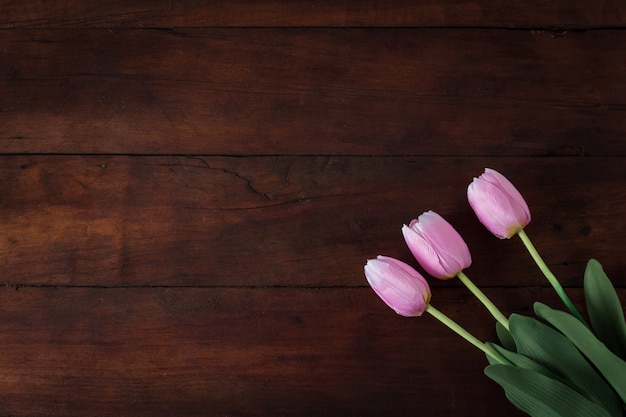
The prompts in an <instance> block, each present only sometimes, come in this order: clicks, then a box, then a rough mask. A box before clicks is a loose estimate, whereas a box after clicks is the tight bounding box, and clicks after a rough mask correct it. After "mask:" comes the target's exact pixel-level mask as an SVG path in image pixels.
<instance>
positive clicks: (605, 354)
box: [534, 303, 626, 403]
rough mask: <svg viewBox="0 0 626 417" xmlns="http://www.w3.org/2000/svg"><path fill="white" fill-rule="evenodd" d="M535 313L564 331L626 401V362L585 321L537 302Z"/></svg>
mask: <svg viewBox="0 0 626 417" xmlns="http://www.w3.org/2000/svg"><path fill="white" fill-rule="evenodd" d="M534 309H535V313H536V314H537V315H538V316H539V317H541V318H542V319H544V320H546V321H547V322H549V323H550V324H552V325H553V326H554V327H555V328H556V329H558V330H559V331H560V332H561V333H563V334H564V335H565V336H566V337H567V338H568V339H569V340H570V341H571V342H572V343H573V344H574V345H575V346H576V347H577V348H578V349H579V350H580V351H581V352H582V353H583V354H584V355H585V356H586V357H587V358H588V359H589V360H590V361H591V362H592V363H593V364H594V365H595V367H596V368H597V369H598V371H599V372H600V373H601V374H602V375H603V376H604V378H605V379H606V380H607V381H608V383H609V384H611V386H612V387H613V389H614V390H615V392H617V394H618V395H619V396H620V398H621V399H622V401H623V402H624V403H626V362H624V361H623V360H622V359H620V358H619V357H618V356H617V355H615V354H614V353H613V352H611V351H610V350H609V349H608V348H607V347H606V345H605V344H604V343H602V342H600V341H599V340H598V339H597V338H596V337H595V335H594V334H593V333H592V332H591V330H589V329H588V328H587V327H586V326H585V325H584V324H583V323H581V322H580V321H579V320H578V319H576V318H574V317H573V316H572V315H570V314H568V313H566V312H564V311H559V310H553V309H551V308H550V307H548V306H547V305H545V304H542V303H535V304H534Z"/></svg>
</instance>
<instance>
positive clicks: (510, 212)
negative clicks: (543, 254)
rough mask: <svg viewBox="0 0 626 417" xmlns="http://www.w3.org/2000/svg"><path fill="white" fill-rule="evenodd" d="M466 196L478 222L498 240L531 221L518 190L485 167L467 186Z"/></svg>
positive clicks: (509, 235) (515, 231)
mask: <svg viewBox="0 0 626 417" xmlns="http://www.w3.org/2000/svg"><path fill="white" fill-rule="evenodd" d="M467 198H468V201H469V203H470V205H471V206H472V209H473V210H474V212H475V213H476V216H477V217H478V219H479V220H480V222H481V223H482V224H483V225H484V226H485V227H486V228H487V229H488V230H489V231H490V232H491V233H493V234H494V235H496V236H497V237H499V238H500V239H508V238H510V237H511V236H513V235H514V234H515V233H517V232H519V231H520V230H521V229H523V228H524V227H525V226H526V225H527V224H528V223H529V222H530V210H529V209H528V205H527V204H526V201H525V200H524V198H523V197H522V195H521V194H520V193H519V191H518V190H517V189H516V188H515V187H514V186H513V184H511V182H510V181H509V180H508V179H506V177H504V176H503V175H502V174H500V173H498V172H497V171H494V170H493V169H489V168H487V169H485V172H484V173H483V174H482V175H481V176H480V177H478V178H474V180H473V181H472V183H471V184H470V185H469V186H468V187H467Z"/></svg>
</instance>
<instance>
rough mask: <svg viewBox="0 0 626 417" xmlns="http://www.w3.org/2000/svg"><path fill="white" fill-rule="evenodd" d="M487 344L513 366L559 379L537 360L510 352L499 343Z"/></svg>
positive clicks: (494, 362)
mask: <svg viewBox="0 0 626 417" xmlns="http://www.w3.org/2000/svg"><path fill="white" fill-rule="evenodd" d="M487 345H489V346H490V347H491V348H493V349H494V350H496V351H497V352H498V353H499V354H500V355H502V356H503V357H504V358H505V359H506V360H508V361H509V362H511V364H512V365H513V366H516V367H518V368H524V369H530V370H533V371H536V372H538V373H540V374H543V375H545V376H547V377H549V378H552V379H559V377H558V376H557V375H556V374H555V373H554V372H552V371H551V370H549V369H548V368H546V367H545V366H543V365H542V364H540V363H538V362H537V361H535V360H533V359H531V358H529V357H528V356H524V355H521V354H519V353H516V352H512V351H510V350H507V349H505V348H504V347H502V346H499V345H497V344H495V343H489V342H487ZM490 363H491V364H496V363H499V362H496V361H495V360H494V361H493V362H490Z"/></svg>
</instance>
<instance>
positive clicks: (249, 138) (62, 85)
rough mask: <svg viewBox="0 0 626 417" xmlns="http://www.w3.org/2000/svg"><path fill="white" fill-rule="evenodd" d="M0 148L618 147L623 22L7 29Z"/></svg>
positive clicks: (410, 151) (610, 150)
mask: <svg viewBox="0 0 626 417" xmlns="http://www.w3.org/2000/svg"><path fill="white" fill-rule="evenodd" d="M0 45H2V46H1V47H0V80H1V81H0V83H1V84H0V85H1V86H2V91H3V94H1V95H0V152H2V153H90V154H91V153H111V154H171V153H175V154H198V155H202V154H223V155H250V154H262V155H267V154H274V155H276V154H314V155H318V154H342V155H381V154H387V155H390V154H391V155H563V154H565V155H568V154H570V155H571V154H575V155H610V156H615V155H625V154H626V141H624V140H623V138H624V137H625V136H626V111H625V109H626V105H625V101H624V97H626V85H625V84H624V83H623V80H624V78H625V77H626V55H625V54H624V53H623V51H624V49H625V47H626V32H623V31H614V30H606V31H590V32H576V33H567V34H564V35H563V36H555V35H554V34H553V33H548V32H540V31H507V30H436V29H425V30H411V29H369V30H366V29H328V30H317V29H224V30H222V29H210V30H209V29H207V30H205V29H189V30H180V31H159V30H74V29H72V30H69V29H68V30H25V31H20V30H10V31H2V32H0Z"/></svg>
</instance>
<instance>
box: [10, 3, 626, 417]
mask: <svg viewBox="0 0 626 417" xmlns="http://www.w3.org/2000/svg"><path fill="white" fill-rule="evenodd" d="M205 3H208V4H205ZM416 3H418V4H416ZM573 3H575V4H573V5H572V4H570V2H567V1H541V0H531V1H528V2H523V5H521V4H522V3H520V2H516V1H494V2H484V1H477V0H466V1H463V0H453V1H448V2H444V1H441V0H431V1H426V2H416V1H399V0H398V1H383V2H381V1H358V2H357V1H344V0H334V1H306V2H305V1H262V0H257V1H253V0H249V1H239V2H225V1H224V2H201V1H193V0H186V1H126V2H112V3H111V2H105V1H89V2H84V1H58V2H45V1H29V2H19V1H4V0H2V1H0V16H1V17H0V86H1V89H0V152H1V155H0V179H1V184H2V186H1V191H0V283H1V284H2V287H1V288H0V415H2V416H169V415H171V416H229V417H243V416H246V417H247V416H250V417H252V416H270V415H271V416H296V417H297V416H302V417H304V416H310V417H314V416H315V417H318V416H346V417H348V416H362V417H369V416H372V417H373V416H389V415H393V416H398V417H402V416H415V415H428V416H432V417H437V416H458V417H462V416H496V415H497V416H513V415H516V416H517V415H521V413H519V412H517V411H516V410H515V409H514V408H513V407H512V406H511V405H510V404H508V402H507V401H506V399H505V398H504V395H503V393H502V391H501V389H500V388H499V387H498V386H497V385H495V384H494V383H493V382H491V381H490V380H489V379H487V378H486V377H485V376H484V375H483V373H482V370H483V367H484V366H485V364H486V360H485V358H484V357H483V355H482V354H481V353H480V352H478V351H477V350H475V349H474V348H473V347H471V346H470V345H469V344H467V343H465V342H464V341H462V340H461V339H459V338H458V337H456V336H455V335H454V334H452V333H451V332H450V331H449V330H448V329H446V328H444V327H443V326H442V325H441V324H439V323H438V322H436V321H435V320H434V319H433V318H432V317H423V318H416V319H406V318H402V317H399V316H396V315H395V314H394V313H393V312H392V311H391V310H390V309H388V308H387V307H386V306H385V305H384V304H383V303H382V302H381V301H380V300H379V299H378V298H376V296H375V295H374V293H373V292H372V291H371V289H370V288H368V287H367V285H366V281H365V278H364V276H363V271H362V267H363V264H364V263H365V260H366V259H367V258H371V257H374V256H376V255H378V254H386V255H390V256H394V257H398V258H401V259H403V260H405V261H408V262H411V263H412V264H415V262H414V261H412V260H411V256H410V254H409V252H408V250H407V249H406V248H405V246H404V242H403V240H402V236H401V234H400V227H401V225H402V224H403V223H406V222H408V221H410V220H411V218H413V217H416V216H417V215H419V214H420V213H421V212H423V211H425V210H429V209H433V210H436V211H437V212H439V213H440V214H442V215H443V216H444V217H446V218H447V219H448V220H449V221H450V222H451V223H452V224H453V225H454V226H455V227H456V228H457V229H458V230H459V231H460V232H461V234H462V235H463V236H464V237H465V238H466V241H467V242H468V245H469V246H470V250H471V251H472V254H473V258H474V265H473V266H472V267H471V268H470V269H468V270H467V273H468V275H469V276H470V277H472V278H473V279H474V281H475V282H476V283H477V284H478V285H479V286H481V287H482V288H483V289H484V291H485V292H486V293H487V294H488V295H489V296H490V297H492V298H493V300H494V301H495V302H496V303H497V304H498V305H499V306H500V307H501V308H502V309H503V310H504V311H505V312H506V313H511V312H518V313H527V314H530V310H529V307H530V306H531V304H532V302H533V301H534V300H538V299H539V300H542V301H544V302H546V303H549V304H552V305H554V306H556V307H561V306H560V303H559V302H558V300H557V299H556V297H555V296H554V294H553V292H552V291H551V289H549V288H547V284H546V281H545V280H544V279H543V277H542V276H541V275H540V273H539V272H538V270H537V269H536V268H535V267H534V264H533V263H532V261H531V259H530V257H529V256H528V254H527V253H526V252H525V251H524V250H523V247H522V244H521V242H520V241H519V239H511V240H504V241H500V240H498V239H496V238H495V237H493V236H491V235H490V234H489V233H488V232H487V231H486V230H484V229H483V227H482V226H481V225H480V224H479V223H478V221H477V220H476V218H475V216H474V215H473V213H472V212H471V210H470V209H469V206H468V204H467V202H466V197H465V190H466V187H467V185H468V184H469V182H470V181H471V180H472V178H473V177H474V176H477V175H479V174H480V173H481V172H482V170H483V169H484V167H492V168H495V169H497V170H499V171H501V172H502V173H504V174H505V175H506V176H508V177H509V178H510V179H511V180H512V181H513V182H514V183H515V184H516V185H517V186H518V188H519V189H520V191H521V192H522V193H523V194H524V196H525V197H526V199H527V201H528V203H529V205H530V207H531V210H532V213H533V221H532V223H531V224H530V225H529V226H528V228H527V232H528V234H529V235H530V236H531V238H532V239H533V241H534V242H535V244H536V245H537V247H538V248H539V250H540V251H541V253H542V255H543V256H544V258H545V259H546V261H547V262H548V264H549V265H550V266H551V267H552V268H553V270H554V272H555V273H556V274H557V276H558V277H559V278H560V280H561V281H562V283H563V284H564V285H565V286H566V287H567V291H568V293H569V294H570V296H571V297H572V298H573V299H574V300H575V301H576V303H577V304H578V305H579V306H580V307H581V308H584V303H583V300H582V297H581V295H582V294H581V291H580V287H581V284H582V273H583V270H584V266H585V263H586V260H587V259H588V258H590V257H596V258H597V259H599V260H600V261H601V262H602V263H603V264H604V265H605V269H606V271H607V273H608V274H609V276H610V277H611V278H612V279H613V280H614V282H615V284H616V286H618V287H619V293H620V296H621V297H622V299H623V300H624V298H625V297H626V292H625V291H624V287H625V286H626V273H625V272H624V270H625V269H626V257H625V255H626V250H625V249H624V245H623V242H624V233H623V232H624V228H625V226H626V220H624V216H625V214H626V177H625V174H626V167H625V166H624V158H625V156H626V140H625V135H626V118H625V116H626V99H625V97H626V54H625V53H624V51H625V50H626V31H625V30H624V27H625V23H626V4H625V3H624V2H622V1H618V0H607V1H596V0H581V1H576V2H573ZM431 283H432V287H433V304H434V305H436V306H437V307H438V308H439V309H440V310H443V311H444V312H446V313H448V314H449V315H450V316H451V317H453V318H455V319H456V320H458V321H459V322H461V323H462V324H463V325H465V326H466V327H467V328H468V330H470V331H471V332H473V333H475V334H476V335H477V336H478V337H480V338H481V339H484V340H494V338H495V332H494V324H493V320H492V319H491V318H490V317H489V316H488V314H487V313H486V311H485V310H484V309H483V308H482V307H481V306H480V305H479V304H478V303H477V301H475V299H474V298H472V297H471V296H470V295H468V292H467V291H465V290H464V289H463V288H461V287H460V286H459V283H458V282H457V281H447V282H435V281H434V280H431Z"/></svg>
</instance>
